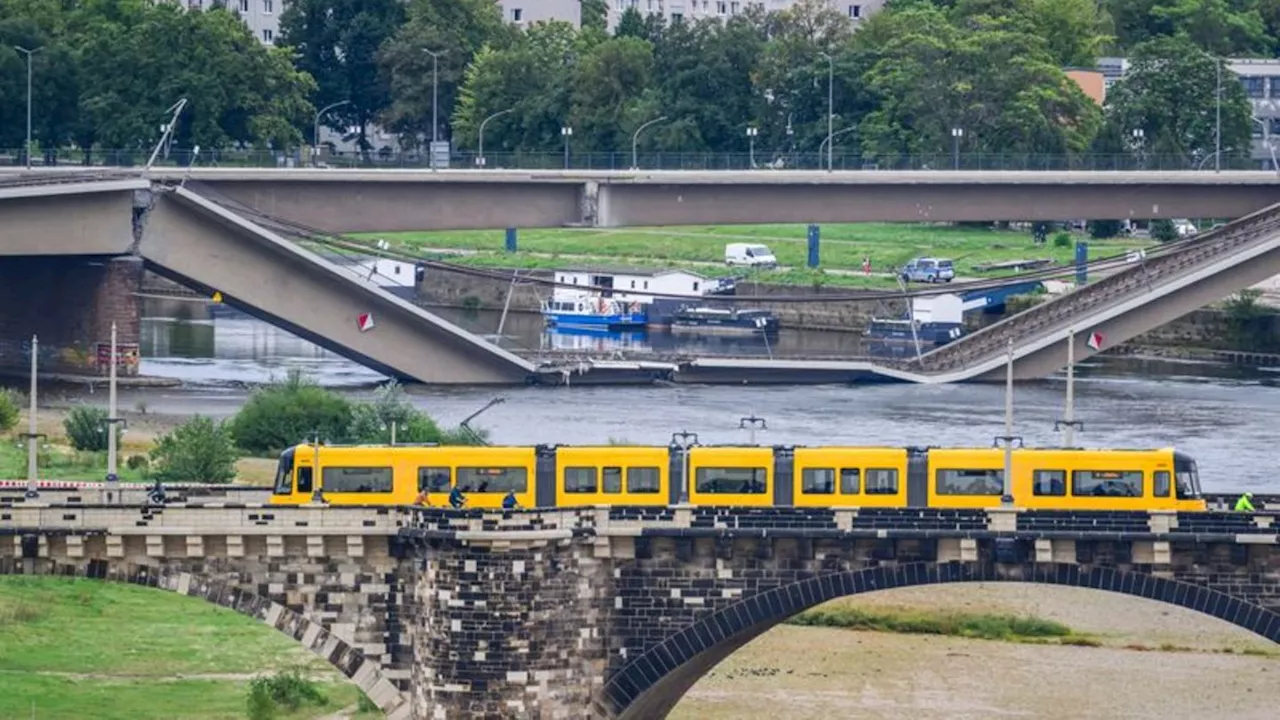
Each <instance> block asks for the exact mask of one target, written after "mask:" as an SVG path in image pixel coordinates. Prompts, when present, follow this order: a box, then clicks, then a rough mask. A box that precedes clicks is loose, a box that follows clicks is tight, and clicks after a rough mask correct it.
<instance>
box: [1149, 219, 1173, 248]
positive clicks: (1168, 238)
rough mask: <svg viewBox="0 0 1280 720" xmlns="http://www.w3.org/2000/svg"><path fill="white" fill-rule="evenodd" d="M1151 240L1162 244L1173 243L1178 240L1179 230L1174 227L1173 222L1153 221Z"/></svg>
mask: <svg viewBox="0 0 1280 720" xmlns="http://www.w3.org/2000/svg"><path fill="white" fill-rule="evenodd" d="M1151 239H1152V240H1156V241H1159V242H1162V243H1167V242H1173V241H1174V240H1177V239H1178V229H1177V228H1175V227H1174V226H1173V221H1172V220H1152V221H1151Z"/></svg>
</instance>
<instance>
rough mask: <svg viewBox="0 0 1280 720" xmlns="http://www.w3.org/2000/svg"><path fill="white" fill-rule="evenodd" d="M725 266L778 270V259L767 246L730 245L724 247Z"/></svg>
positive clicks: (750, 244) (749, 244)
mask: <svg viewBox="0 0 1280 720" xmlns="http://www.w3.org/2000/svg"><path fill="white" fill-rule="evenodd" d="M724 264H725V265H744V266H746V267H759V268H776V267H778V258H776V257H774V256H773V251H772V250H770V249H769V248H768V247H767V246H765V245H755V244H752V243H729V244H728V245H725V246H724Z"/></svg>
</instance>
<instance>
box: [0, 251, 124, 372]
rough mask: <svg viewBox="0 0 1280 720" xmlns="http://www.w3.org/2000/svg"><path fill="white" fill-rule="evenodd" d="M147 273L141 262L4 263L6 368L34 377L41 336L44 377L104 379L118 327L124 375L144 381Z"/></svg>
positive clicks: (1, 313) (1, 293) (0, 349)
mask: <svg viewBox="0 0 1280 720" xmlns="http://www.w3.org/2000/svg"><path fill="white" fill-rule="evenodd" d="M142 268H143V266H142V260H141V259H140V258H134V257H117V258H81V257H8V258H4V259H2V260H0V369H4V370H7V371H10V372H18V373H25V372H27V371H29V368H30V364H31V337H32V335H36V336H37V337H38V338H39V370H40V372H41V373H42V374H68V375H103V376H105V375H106V374H107V373H108V370H109V367H110V366H109V365H108V363H109V362H110V360H109V358H110V350H109V348H110V343H111V323H112V322H114V323H116V332H117V347H118V352H119V356H118V357H119V367H118V373H119V374H120V375H123V376H133V375H137V374H138V361H139V349H138V348H139V332H140V326H141V321H140V318H139V307H138V297H137V293H138V291H139V289H140V287H141V282H142Z"/></svg>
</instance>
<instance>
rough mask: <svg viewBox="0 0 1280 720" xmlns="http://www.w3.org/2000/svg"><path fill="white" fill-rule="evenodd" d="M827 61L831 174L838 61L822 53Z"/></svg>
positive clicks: (828, 138)
mask: <svg viewBox="0 0 1280 720" xmlns="http://www.w3.org/2000/svg"><path fill="white" fill-rule="evenodd" d="M821 55H822V56H823V57H825V58H826V59H827V172H831V168H832V163H831V149H832V145H831V131H832V130H833V129H834V124H835V116H836V109H835V91H834V88H835V77H836V61H835V59H834V58H832V57H831V56H830V55H828V54H827V53H821Z"/></svg>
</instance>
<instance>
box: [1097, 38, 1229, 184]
mask: <svg viewBox="0 0 1280 720" xmlns="http://www.w3.org/2000/svg"><path fill="white" fill-rule="evenodd" d="M1130 62H1131V63H1132V65H1131V67H1130V69H1129V72H1128V74H1126V75H1125V77H1124V78H1122V79H1121V80H1120V81H1119V82H1117V83H1116V84H1115V85H1113V86H1112V87H1111V90H1110V91H1109V92H1108V93H1107V107H1106V109H1107V123H1108V124H1109V125H1111V126H1112V127H1113V128H1114V130H1113V132H1114V133H1116V134H1117V135H1119V136H1120V137H1126V138H1127V137H1129V136H1130V133H1131V132H1132V130H1133V129H1136V128H1141V129H1142V131H1143V134H1144V137H1145V144H1146V147H1147V148H1148V149H1149V151H1150V152H1152V153H1155V154H1158V155H1161V156H1181V157H1182V158H1184V159H1185V162H1187V163H1188V164H1191V163H1199V162H1201V161H1203V160H1205V159H1207V158H1209V157H1211V156H1212V155H1213V153H1214V148H1215V133H1216V99H1215V98H1216V93H1217V82H1218V73H1219V72H1221V74H1222V152H1223V155H1224V159H1225V156H1230V155H1233V154H1247V153H1248V152H1249V137H1250V130H1251V128H1250V125H1251V120H1250V119H1249V118H1250V117H1251V109H1250V106H1249V99H1248V98H1247V97H1246V96H1245V92H1244V89H1243V87H1241V85H1240V83H1239V82H1238V81H1237V80H1236V78H1235V76H1234V75H1233V74H1232V73H1231V71H1230V70H1229V69H1227V68H1226V67H1225V66H1223V67H1221V68H1220V67H1218V61H1217V60H1215V59H1213V58H1211V57H1209V56H1207V55H1206V54H1204V53H1203V52H1201V51H1200V50H1199V49H1198V48H1197V47H1196V45H1195V44H1194V43H1193V42H1192V41H1191V40H1190V39H1189V38H1187V37H1182V36H1179V37H1176V38H1159V39H1156V40H1152V41H1150V42H1146V43H1142V44H1141V45H1138V46H1137V47H1135V48H1134V49H1133V52H1132V54H1131V55H1130Z"/></svg>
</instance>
